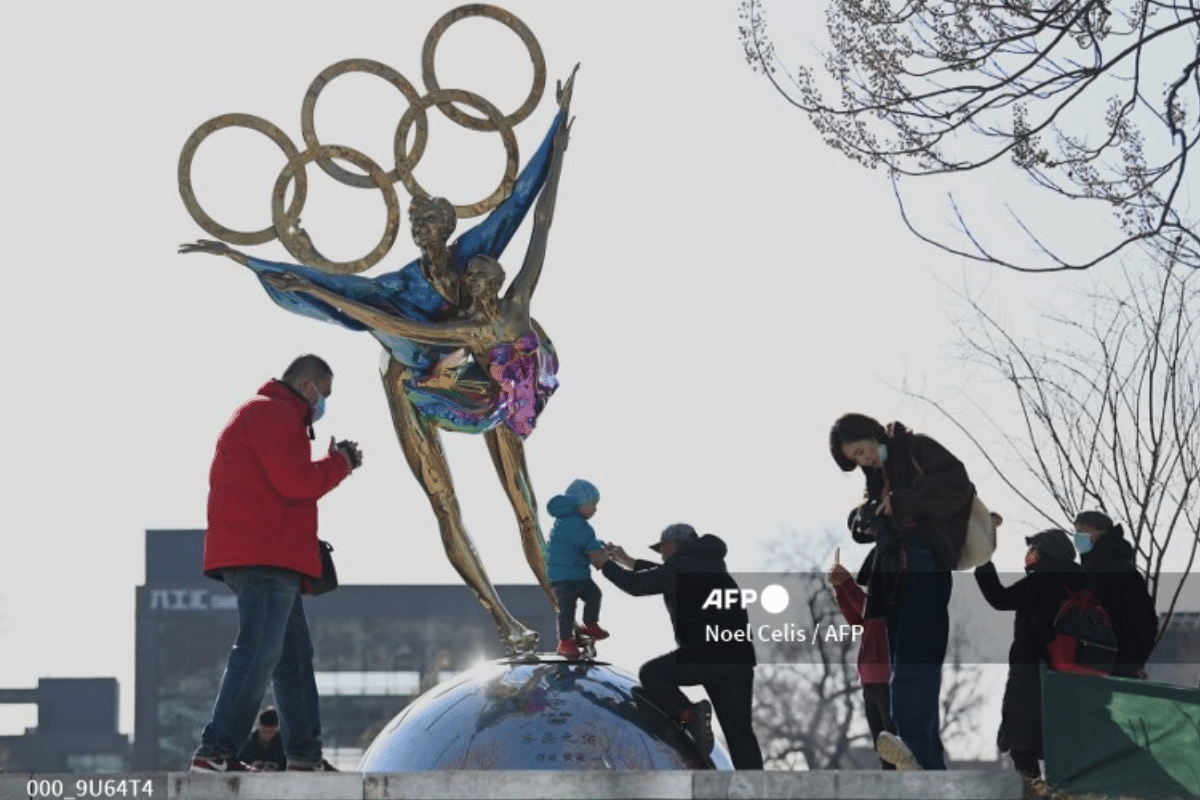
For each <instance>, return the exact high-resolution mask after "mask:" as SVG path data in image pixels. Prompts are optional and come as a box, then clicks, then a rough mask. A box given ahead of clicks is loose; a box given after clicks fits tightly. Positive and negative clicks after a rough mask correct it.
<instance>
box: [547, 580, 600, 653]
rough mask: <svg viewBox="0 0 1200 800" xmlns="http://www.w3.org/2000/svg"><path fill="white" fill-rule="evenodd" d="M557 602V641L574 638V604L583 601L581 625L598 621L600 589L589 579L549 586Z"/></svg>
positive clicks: (555, 583)
mask: <svg viewBox="0 0 1200 800" xmlns="http://www.w3.org/2000/svg"><path fill="white" fill-rule="evenodd" d="M550 588H552V589H553V590H554V599H555V600H556V601H557V602H558V640H559V641H562V640H563V639H574V638H575V604H576V603H577V602H579V601H580V600H582V601H583V624H584V625H591V624H592V623H595V622H599V621H600V596H601V595H600V587H599V586H597V585H596V582H595V581H594V580H592V579H591V578H584V579H583V580H579V581H555V582H554V583H552V584H550Z"/></svg>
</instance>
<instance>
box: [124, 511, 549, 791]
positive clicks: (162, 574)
mask: <svg viewBox="0 0 1200 800" xmlns="http://www.w3.org/2000/svg"><path fill="white" fill-rule="evenodd" d="M203 549H204V531H202V530H151V531H147V532H146V583H145V585H144V586H139V587H137V612H136V613H137V622H136V663H135V670H136V683H135V709H134V744H133V758H132V768H133V769H135V770H177V769H181V768H182V767H183V766H184V765H186V764H187V763H188V761H189V759H190V757H191V754H192V752H193V751H194V750H195V747H196V744H197V742H198V740H199V735H200V731H201V729H202V728H203V726H204V724H205V723H206V722H207V721H208V719H209V717H210V715H211V713H212V704H213V700H214V699H215V698H216V695H217V687H218V686H219V684H220V681H221V674H222V671H223V670H224V667H225V661H226V658H227V657H228V654H229V648H230V646H231V645H232V644H233V641H234V639H235V638H236V635H237V609H236V604H235V599H236V598H235V597H234V594H233V592H232V591H230V590H229V588H228V587H226V586H225V584H224V583H221V582H219V581H215V580H212V579H210V578H207V577H205V576H204V575H203V574H202V573H201V571H200V564H201V563H202V556H203ZM497 591H498V592H499V593H500V595H501V597H502V598H503V600H504V603H505V605H507V606H508V608H509V609H510V610H511V611H512V612H513V614H514V615H516V616H517V617H518V618H519V619H521V620H522V621H523V622H524V623H525V624H526V625H529V626H530V627H533V628H534V629H535V630H537V631H538V632H539V634H540V636H541V641H542V642H553V641H554V640H555V625H554V611H553V608H551V606H550V604H549V602H548V600H547V598H546V596H545V594H544V593H543V592H542V590H541V588H540V587H539V586H537V585H526V586H498V587H497ZM305 614H306V615H307V617H308V621H309V627H310V628H311V630H312V639H313V646H314V649H315V653H316V654H315V656H314V667H315V669H316V671H317V688H318V691H319V692H320V694H321V726H322V729H323V734H322V738H323V742H324V745H325V748H326V755H327V757H330V760H331V761H333V762H334V763H335V764H336V765H338V766H343V767H347V768H353V766H354V765H355V764H356V763H357V761H358V756H359V755H360V754H361V752H362V750H363V749H364V748H365V747H366V746H367V745H368V744H369V743H370V741H371V740H372V739H373V738H374V736H375V734H376V733H377V732H378V731H379V730H380V729H381V728H382V727H383V725H385V724H386V723H387V722H388V721H389V720H390V719H391V718H392V717H394V716H395V715H396V714H397V713H399V712H400V711H401V710H402V709H403V708H404V707H405V705H407V704H408V702H409V701H410V700H411V699H412V698H413V697H415V696H416V695H418V694H419V693H420V692H421V691H423V690H424V689H425V688H428V687H429V686H432V685H435V684H436V683H437V682H438V681H439V680H440V679H442V678H444V677H446V676H447V675H449V674H452V673H454V672H458V671H460V670H463V669H466V668H467V667H468V666H469V665H471V664H473V663H476V662H478V661H479V660H482V659H490V658H497V657H499V656H500V655H501V652H500V644H499V641H498V640H497V636H496V629H495V626H494V625H493V623H492V620H491V617H490V616H488V614H487V613H486V612H485V611H484V610H483V607H482V606H481V605H480V603H479V601H478V600H477V599H476V598H475V595H474V594H473V593H472V592H471V591H470V589H469V588H468V587H467V586H465V585H425V586H421V585H408V586H341V587H339V588H338V589H337V590H336V591H334V592H330V593H329V594H325V595H321V596H319V597H310V598H306V599H305ZM264 702H265V703H266V704H270V703H271V702H272V700H271V697H270V692H268V696H267V698H266V700H265V701H264Z"/></svg>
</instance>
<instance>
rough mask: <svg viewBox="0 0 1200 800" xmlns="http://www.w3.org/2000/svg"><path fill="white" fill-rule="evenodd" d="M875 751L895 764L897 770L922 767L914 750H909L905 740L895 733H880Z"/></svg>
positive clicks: (885, 759)
mask: <svg viewBox="0 0 1200 800" xmlns="http://www.w3.org/2000/svg"><path fill="white" fill-rule="evenodd" d="M875 751H876V752H877V753H879V757H880V758H882V759H883V760H884V761H886V762H888V763H889V764H891V765H892V766H894V767H895V768H896V769H897V770H914V769H920V768H921V765H920V764H918V763H917V757H916V756H914V755H913V753H912V750H909V749H908V745H906V744H905V743H904V740H903V739H901V738H900V737H899V736H897V735H896V734H894V733H888V732H887V731H883V732H882V733H880V734H879V738H878V739H876V740H875Z"/></svg>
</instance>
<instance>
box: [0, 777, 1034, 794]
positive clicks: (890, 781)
mask: <svg viewBox="0 0 1200 800" xmlns="http://www.w3.org/2000/svg"><path fill="white" fill-rule="evenodd" d="M79 781H86V782H87V783H86V784H80V783H78V782H79ZM105 781H107V782H109V783H108V786H111V787H113V788H118V787H119V785H120V784H119V782H121V781H125V784H124V791H123V792H122V791H120V790H119V789H118V791H115V792H113V793H111V794H110V793H107V792H105V791H103V787H104V786H105V783H104V782H105ZM80 785H84V786H86V787H87V791H85V792H79V791H78V790H77V787H78V786H80ZM30 787H33V789H32V790H31V788H30ZM97 789H101V791H100V793H97V791H96V790H97ZM55 792H57V793H55ZM106 796H107V797H121V798H125V800H129V799H130V798H147V799H148V800H167V799H171V800H543V799H544V800H726V798H763V800H877V799H878V800H883V799H886V800H909V798H911V800H1020V797H1021V779H1020V778H1019V777H1018V776H1017V774H1016V773H1015V772H998V771H987V772H976V771H971V772H966V771H964V772H956V771H949V772H881V771H868V770H862V771H859V770H846V771H814V772H775V771H764V772H715V771H714V772H667V771H662V772H643V771H621V772H615V771H614V772H608V771H603V770H588V771H579V772H575V771H512V770H498V771H494V772H487V771H479V770H445V771H437V772H394V773H368V774H364V773H361V772H337V773H316V774H303V773H278V772H276V773H262V774H244V773H243V774H239V775H220V774H214V773H190V772H157V773H138V774H127V775H95V776H87V775H75V774H32V775H31V774H29V773H6V774H0V798H4V800H9V798H22V797H27V798H31V800H68V798H74V800H84V799H85V798H87V799H88V800H90V798H92V797H106Z"/></svg>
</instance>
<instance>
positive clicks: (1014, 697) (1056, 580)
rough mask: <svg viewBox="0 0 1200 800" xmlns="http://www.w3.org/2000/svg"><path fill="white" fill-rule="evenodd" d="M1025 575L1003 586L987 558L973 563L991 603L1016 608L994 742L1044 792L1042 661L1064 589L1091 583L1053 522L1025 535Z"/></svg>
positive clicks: (1029, 785) (1047, 660) (1074, 589)
mask: <svg viewBox="0 0 1200 800" xmlns="http://www.w3.org/2000/svg"><path fill="white" fill-rule="evenodd" d="M1025 543H1026V544H1028V545H1029V549H1028V550H1026V551H1025V573H1026V575H1025V577H1024V578H1021V579H1020V580H1019V581H1017V582H1016V583H1014V584H1013V585H1012V586H1004V585H1002V584H1001V583H1000V578H999V576H998V575H997V574H996V567H995V565H994V564H993V563H992V562H991V561H989V562H987V563H986V564H983V565H981V566H979V567H976V568H975V582H976V583H978V584H979V590H980V591H981V592H983V597H984V599H985V600H987V601H988V604H989V605H991V607H992V608H995V609H997V610H999V611H1015V612H1016V614H1015V615H1014V616H1013V641H1012V646H1011V647H1010V648H1009V650H1008V681H1007V682H1006V683H1005V685H1004V700H1003V701H1002V703H1001V707H1000V708H1001V710H1000V729H999V731H997V734H996V745H997V747H999V748H1000V752H1002V753H1009V755H1010V756H1011V758H1012V761H1013V766H1014V767H1015V768H1016V770H1017V772H1019V773H1021V776H1022V778H1023V779H1024V781H1025V785H1026V788H1027V789H1029V790H1031V792H1032V793H1034V795H1035V796H1036V793H1038V792H1041V793H1043V794H1044V793H1045V788H1044V787H1045V784H1044V782H1043V781H1042V768H1041V765H1040V764H1039V763H1038V762H1039V760H1040V759H1041V758H1042V686H1041V667H1040V664H1043V663H1044V664H1049V663H1050V651H1049V650H1048V648H1047V645H1048V644H1049V643H1050V641H1051V640H1053V639H1054V636H1055V627H1054V621H1055V618H1056V617H1057V616H1058V611H1059V608H1060V606H1062V604H1063V601H1065V600H1066V599H1067V597H1068V596H1069V595H1068V590H1070V591H1072V592H1081V591H1083V590H1085V589H1090V588H1091V582H1090V581H1089V580H1088V576H1087V573H1086V572H1084V571H1083V567H1081V566H1079V565H1078V564H1076V563H1075V548H1073V547H1072V546H1071V539H1070V537H1069V536H1067V534H1066V532H1064V531H1061V530H1058V529H1057V528H1052V529H1050V530H1044V531H1042V532H1040V533H1037V534H1034V535H1033V536H1029V537H1027V538H1026V539H1025Z"/></svg>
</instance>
